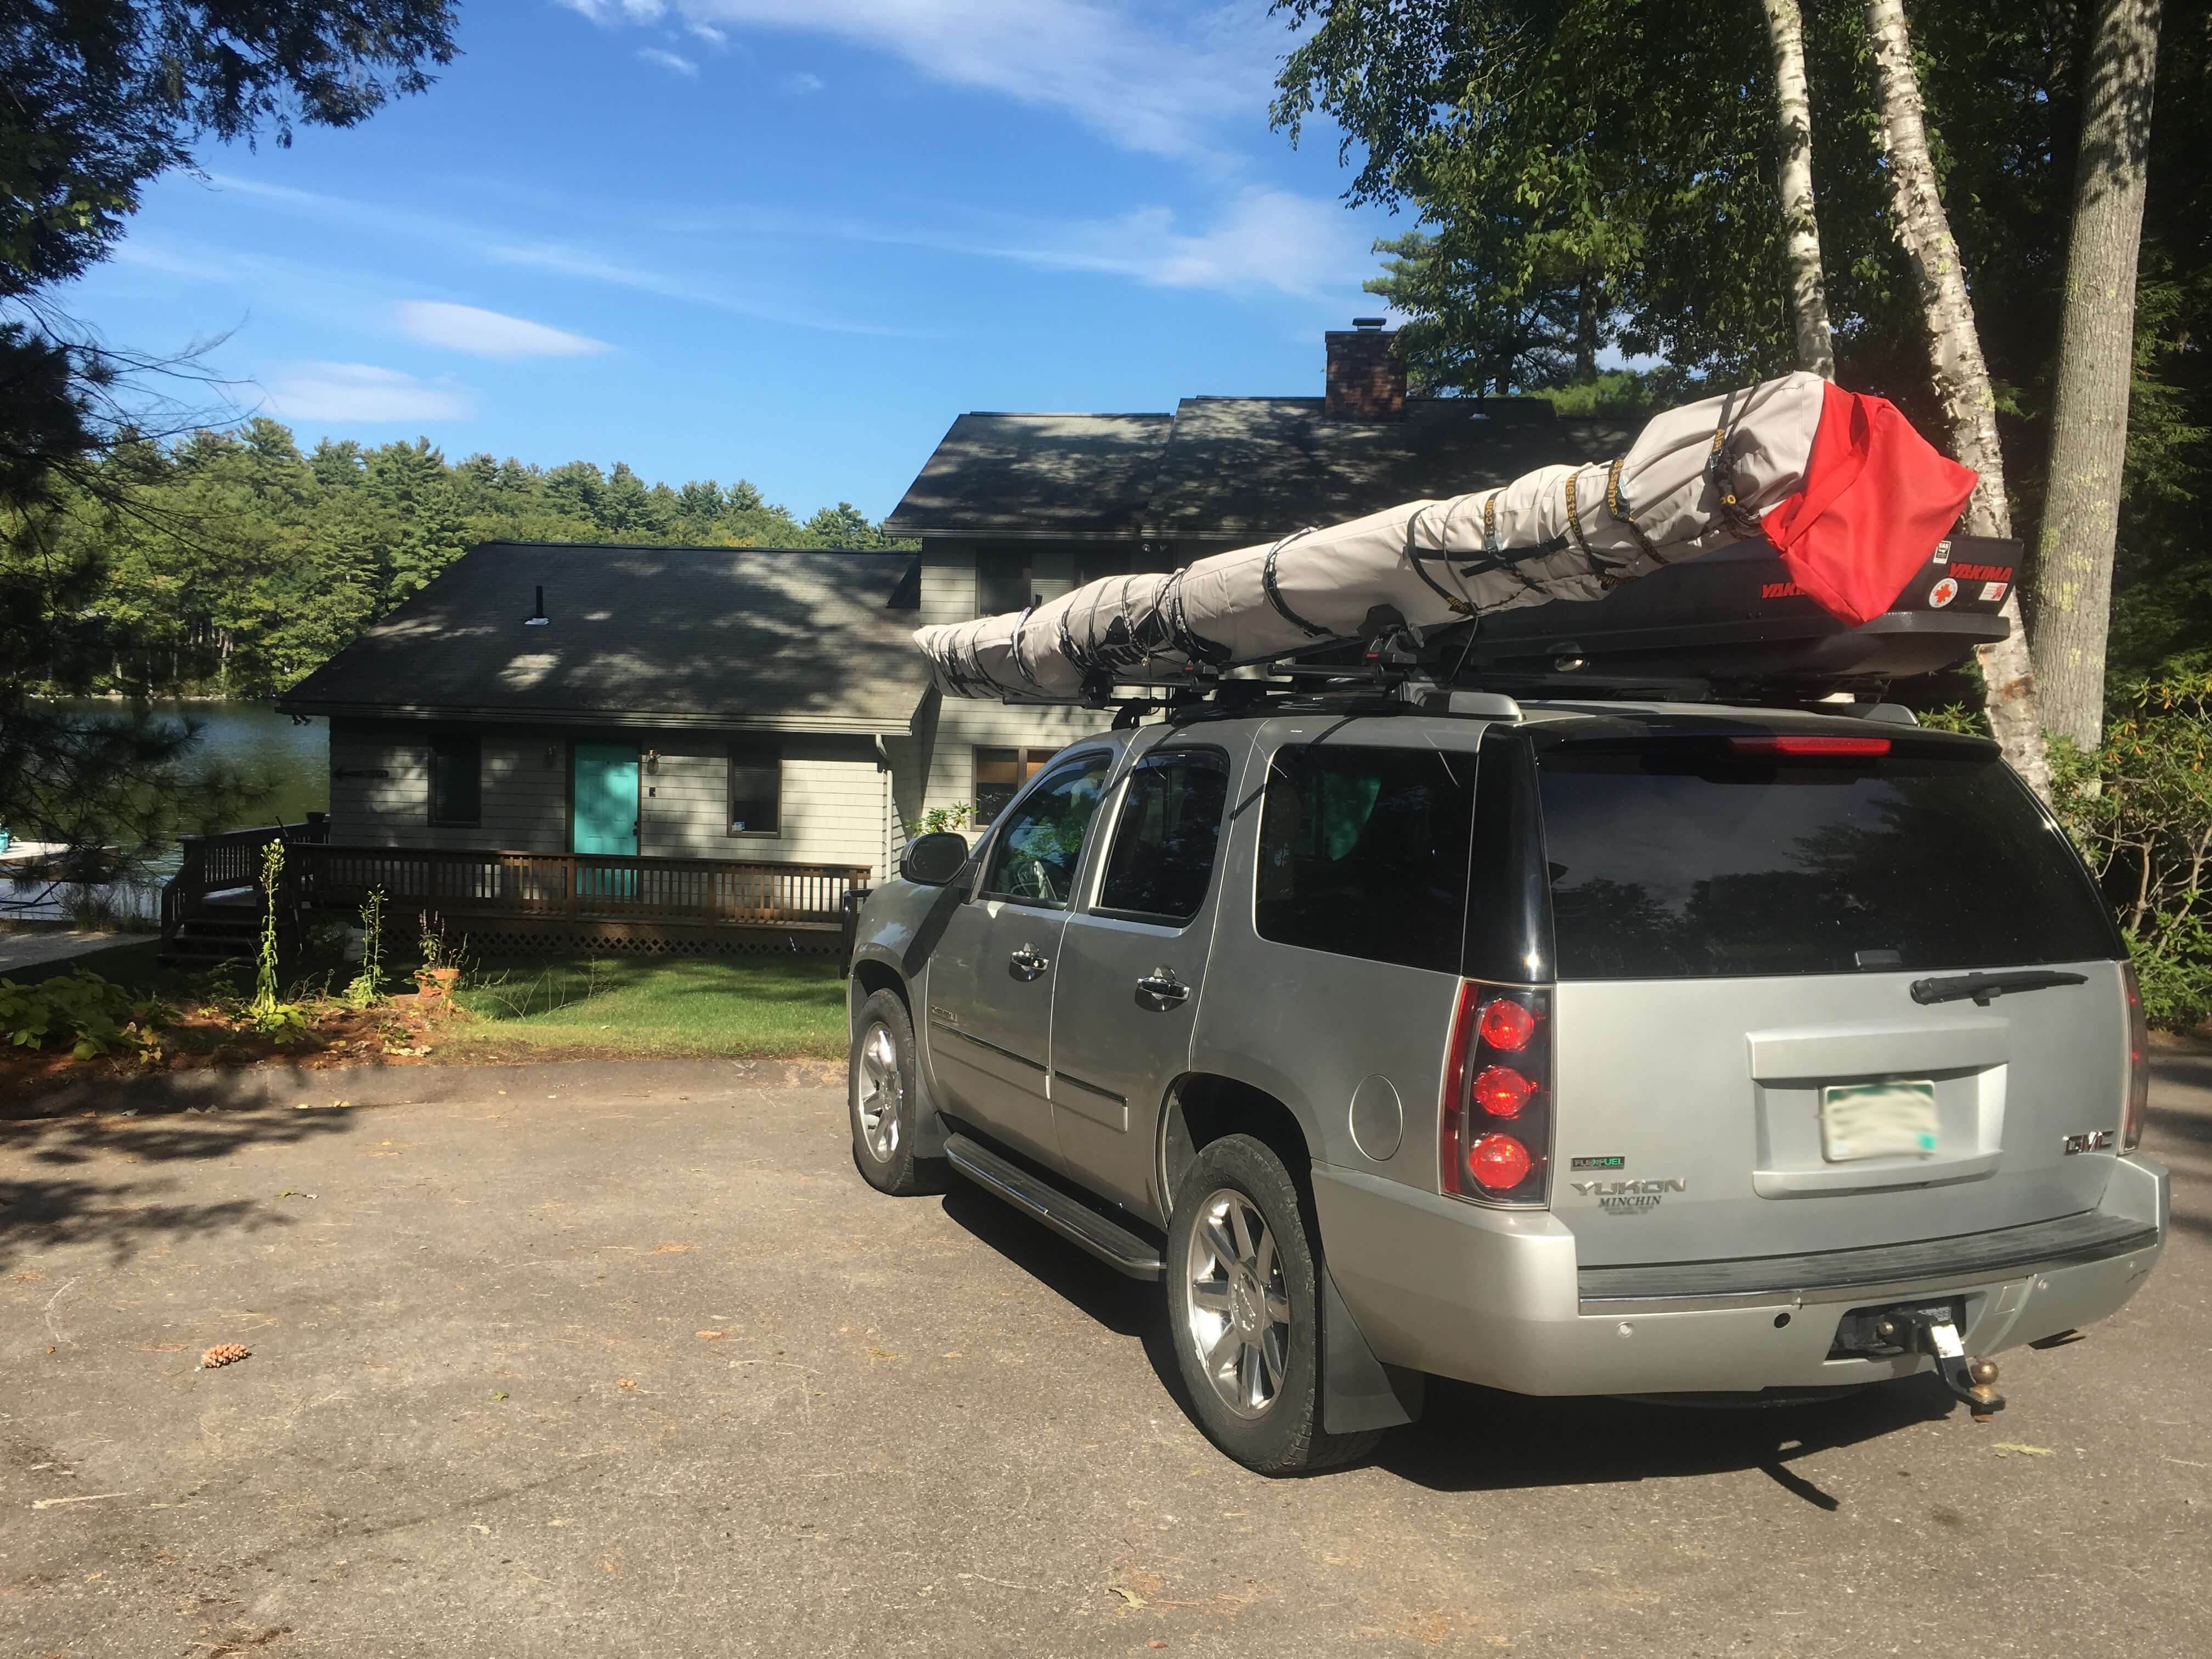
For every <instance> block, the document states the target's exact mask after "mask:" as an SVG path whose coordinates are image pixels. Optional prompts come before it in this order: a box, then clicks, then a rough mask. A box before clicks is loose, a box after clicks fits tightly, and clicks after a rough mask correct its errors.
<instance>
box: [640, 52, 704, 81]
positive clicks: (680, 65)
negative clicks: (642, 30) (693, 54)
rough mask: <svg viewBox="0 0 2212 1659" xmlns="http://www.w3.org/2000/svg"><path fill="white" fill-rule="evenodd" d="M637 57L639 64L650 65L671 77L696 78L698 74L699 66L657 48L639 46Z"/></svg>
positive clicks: (688, 59)
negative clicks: (685, 76) (666, 72)
mask: <svg viewBox="0 0 2212 1659" xmlns="http://www.w3.org/2000/svg"><path fill="white" fill-rule="evenodd" d="M637 56H638V60H639V61H640V62H641V63H646V64H652V65H653V67H654V68H655V69H665V70H668V71H669V72H670V73H671V74H672V75H689V76H696V75H697V74H698V73H699V66H698V65H697V64H695V63H693V62H692V61H691V60H690V58H684V57H679V56H678V54H676V53H675V52H663V51H662V50H661V49H660V48H659V46H641V47H639V48H638V53H637Z"/></svg>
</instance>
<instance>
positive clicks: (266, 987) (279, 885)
mask: <svg viewBox="0 0 2212 1659" xmlns="http://www.w3.org/2000/svg"><path fill="white" fill-rule="evenodd" d="M283 885H284V843H283V842H282V841H272V842H270V843H269V844H268V845H267V846H266V847H264V848H262V850H261V949H260V952H259V956H258V959H257V961H256V963H255V964H254V974H253V1000H252V1001H251V1002H249V1003H247V1004H246V1023H247V1024H250V1025H252V1027H253V1029H254V1030H257V1031H258V1032H260V1033H261V1035H262V1036H268V1037H274V1038H276V1041H277V1042H289V1041H291V1040H292V1039H293V1038H294V1037H295V1036H299V1035H301V1033H302V1032H304V1031H305V1030H307V1015H306V1013H305V1012H302V1011H301V1008H300V1007H299V1006H298V1005H297V1004H295V1003H290V1002H282V1001H279V1000H277V996H276V912H277V908H278V906H279V904H280V903H281V902H282V899H283Z"/></svg>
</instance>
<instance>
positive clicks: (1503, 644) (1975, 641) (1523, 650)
mask: <svg viewBox="0 0 2212 1659" xmlns="http://www.w3.org/2000/svg"><path fill="white" fill-rule="evenodd" d="M2020 556H2021V544H2020V543H2018V542H2015V541H1998V540H1995V539H1992V538H1985V537H1980V536H1954V537H1952V538H1950V539H1949V540H1948V541H1946V542H1944V543H1942V544H1941V545H1940V546H1938V547H1937V548H1936V554H1935V556H1934V557H1933V558H1932V559H1930V560H1929V562H1928V563H1927V564H1926V565H1925V566H1923V568H1922V569H1921V571H1920V573H1919V574H1917V575H1916V576H1915V577H1914V578H1913V579H1912V580H1911V581H1909V582H1907V583H1906V584H1905V591H1904V592H1902V593H1900V594H1899V595H1898V598H1897V603H1896V604H1895V605H1893V606H1892V607H1891V608H1890V610H1889V611H1887V612H1886V613H1884V614H1883V615H1881V616H1879V617H1875V619H1874V620H1873V621H1872V622H1869V623H1866V624H1865V625H1863V627H1859V628H1846V627H1845V626H1844V624H1843V623H1840V622H1838V621H1837V620H1836V619H1835V618H1834V617H1831V616H1830V615H1829V614H1828V613H1827V612H1826V611H1823V610H1821V609H1820V606H1819V605H1816V604H1814V601H1813V600H1811V599H1808V598H1807V597H1806V596H1805V593H1804V591H1803V590H1802V589H1801V588H1800V587H1798V586H1796V584H1795V583H1794V582H1792V581H1791V580H1790V573H1789V571H1788V570H1787V569H1786V568H1784V565H1783V562H1782V558H1781V556H1780V555H1779V554H1778V553H1777V552H1776V551H1775V550H1774V549H1773V548H1772V547H1771V546H1770V545H1768V544H1767V543H1765V541H1764V540H1761V541H1757V542H1745V543H1740V544H1736V545H1735V546H1733V547H1725V548H1719V549H1717V550H1714V551H1712V552H1711V553H1706V554H1702V555H1700V556H1698V557H1697V558H1695V559H1692V560H1689V561H1687V562H1684V563H1682V564H1678V565H1671V566H1669V567H1668V568H1666V569H1664V570H1659V571H1655V572H1653V573H1652V574H1650V575H1648V576H1644V577H1639V578H1638V580H1634V581H1632V582H1627V583H1625V584H1623V585H1622V586H1620V587H1619V588H1617V589H1615V590H1614V591H1613V592H1611V593H1609V594H1607V596H1606V597H1605V598H1604V599H1598V600H1595V601H1593V602H1590V603H1589V604H1580V603H1574V602H1561V603H1558V604H1553V605H1534V606H1531V607H1530V608H1528V610H1525V611H1498V612H1496V613H1494V614H1492V615H1491V616H1488V617H1484V618H1482V619H1481V621H1480V623H1477V624H1476V625H1475V634H1474V646H1473V647H1472V651H1471V653H1470V654H1469V655H1468V658H1467V664H1468V678H1474V677H1476V676H1478V675H1479V676H1480V677H1481V678H1483V679H1485V680H1486V681H1490V682H1493V683H1496V682H1503V681H1504V680H1508V679H1511V678H1520V677H1523V676H1525V677H1528V678H1535V679H1541V680H1544V681H1547V682H1549V683H1551V684H1561V683H1564V682H1566V681H1570V680H1573V679H1577V678H1586V679H1589V680H1591V681H1593V682H1595V681H1620V680H1623V679H1647V678H1648V679H1653V680H1662V679H1697V680H1705V681H1707V682H1710V683H1714V684H1747V685H1784V686H1786V685H1804V686H1808V687H1816V686H1817V687H1821V688H1826V689H1842V688H1846V687H1850V686H1851V685H1853V684H1879V683H1881V682H1885V681H1887V680H1890V679H1893V678H1899V677H1902V676H1905V675H1912V674H1928V673H1933V672H1936V671H1938V670H1941V669H1945V668H1949V667H1952V666H1954V665H1957V664H1959V663H1961V662H1963V661H1965V660H1966V657H1967V656H1968V655H1969V654H1970V653H1972V650H1973V648H1974V647H1976V646H1978V645H1986V644H1988V643H1990V641H1994V640H2001V639H2002V638H2004V637H2005V635H2006V634H2007V632H2008V625H2007V623H2005V621H2004V619H2003V618H2002V617H2000V616H1998V615H1997V609H1998V607H1999V606H2000V605H2002V604H2003V603H2004V599H2005V596H2006V595H2007V594H2008V593H2009V592H2011V591H2012V583H2013V579H2014V574H2015V572H2016V571H2018V569H2019V568H2020ZM1466 640H1467V636H1466V635H1465V634H1464V633H1463V632H1460V631H1457V630H1455V632H1454V634H1453V635H1451V636H1449V638H1442V637H1440V638H1438V639H1437V641H1436V644H1437V646H1438V647H1441V649H1440V651H1439V654H1440V656H1442V657H1443V659H1444V660H1446V661H1451V660H1455V659H1457V658H1458V656H1459V653H1460V652H1461V651H1462V650H1463V649H1466V648H1467V646H1466Z"/></svg>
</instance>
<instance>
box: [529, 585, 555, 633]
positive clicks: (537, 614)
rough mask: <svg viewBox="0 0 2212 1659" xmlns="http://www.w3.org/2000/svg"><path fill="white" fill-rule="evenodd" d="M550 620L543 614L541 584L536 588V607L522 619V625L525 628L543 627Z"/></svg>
mask: <svg viewBox="0 0 2212 1659" xmlns="http://www.w3.org/2000/svg"><path fill="white" fill-rule="evenodd" d="M552 620H553V618H552V617H549V616H547V615H546V614H545V589H544V586H539V588H538V608H537V609H536V610H534V611H532V612H531V613H530V614H529V615H528V616H526V617H524V618H523V619H522V625H523V626H524V627H525V628H543V627H544V626H545V624H546V623H550V622H551V621H552Z"/></svg>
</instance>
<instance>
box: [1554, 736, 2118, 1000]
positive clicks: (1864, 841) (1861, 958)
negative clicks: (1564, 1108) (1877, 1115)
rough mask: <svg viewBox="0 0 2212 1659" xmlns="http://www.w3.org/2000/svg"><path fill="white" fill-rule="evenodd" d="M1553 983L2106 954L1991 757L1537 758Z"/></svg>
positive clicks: (1722, 754) (2042, 836) (2056, 845)
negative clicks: (1556, 974) (1556, 977)
mask: <svg viewBox="0 0 2212 1659" xmlns="http://www.w3.org/2000/svg"><path fill="white" fill-rule="evenodd" d="M1538 779H1539V783H1538V793H1539V795H1540V798H1541V800H1542V803H1543V815H1544V844H1545V856H1546V857H1547V860H1548V861H1549V864H1550V874H1551V889H1552V911H1553V929H1554V935H1555V939H1554V950H1555V954H1556V960H1557V963H1558V969H1559V977H1560V978H1562V979H1660V978H1667V979H1673V978H1698V977H1718V976H1722V975H1759V974H1847V973H1853V972H1861V971H1879V970H1882V969H1889V970H1895V969H1948V968H1998V967H2014V966H2020V965H2023V964H2029V963H2048V962H2080V961H2084V960H2087V959H2089V958H2093V957H2111V956H2114V955H2116V954H2118V939H2117V936H2116V935H2115V933H2114V932H2113V929H2112V922H2111V921H2110V920H2109V919H2108V917H2107V916H2106V912H2105V909H2104V906H2103V903H2102V901H2101V900H2100V897H2099V896H2098V894H2097V892H2096V890H2095V889H2094V888H2093V886H2092V885H2091V884H2090V881H2089V878H2088V875H2087V872H2086V871H2084V870H2083V869H2082V867H2081V862H2080V860H2078V859H2077V858H2076V857H2075V854H2074V851H2073V848H2071V847H2070V846H2069V845H2068V844H2067V842H2066V841H2065V839H2064V837H2063V836H2062V835H2060V833H2059V832H2058V831H2057V829H2054V828H2052V827H2051V824H2050V823H2049V821H2048V820H2047V819H2046V818H2045V817H2044V815H2043V814H2042V812H2041V811H2039V810H2038V808H2037V807H2036V805H2035V804H2034V801H2033V798H2032V797H2030V796H2029V794H2028V793H2027V790H2026V789H2025V788H2024V787H2022V786H2021V784H2020V783H2019V781H2017V780H2016V779H2015V778H2014V777H2013V776H2012V775H2011V774H2010V773H2009V772H2008V770H2007V769H2006V768H2005V767H2004V765H2003V763H2002V762H2001V761H1999V760H1997V759H1996V758H1995V757H1990V758H1986V759H1985V758H1983V757H1979V756H1978V755H1966V754H1952V755H1936V754H1929V753H1924V752H1923V753H1920V754H1911V753H1899V752H1897V751H1896V750H1893V751H1892V752H1891V753H1890V754H1888V755H1887V756H1885V757H1881V758H1880V759H1859V758H1853V759H1835V758H1830V757H1821V758H1818V759H1789V758H1783V759H1775V758H1770V757H1741V756H1738V755H1736V754H1735V753H1734V752H1733V751H1732V750H1730V749H1729V747H1728V743H1727V739H1726V738H1702V737H1700V738H1680V737H1672V736H1656V737H1653V738H1639V739H1633V740H1626V741H1621V742H1608V743H1603V744H1591V745H1589V746H1587V747H1585V746H1583V745H1581V744H1562V745H1560V746H1559V747H1557V748H1553V749H1549V750H1545V751H1544V752H1542V753H1541V755H1540V757H1539V759H1538Z"/></svg>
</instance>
